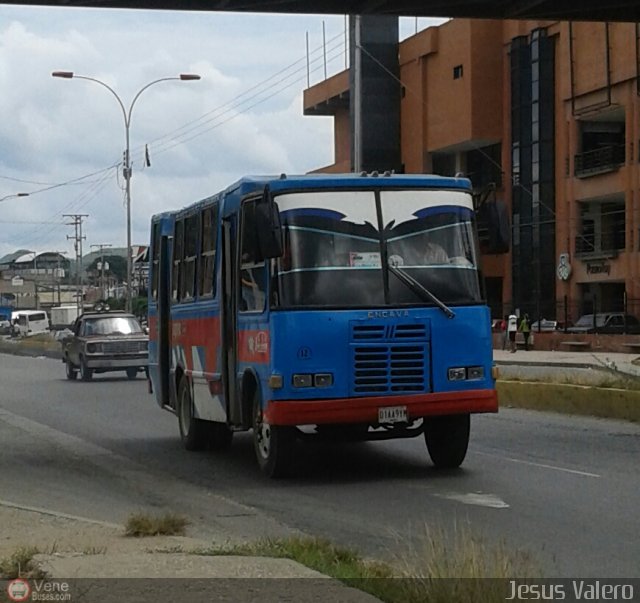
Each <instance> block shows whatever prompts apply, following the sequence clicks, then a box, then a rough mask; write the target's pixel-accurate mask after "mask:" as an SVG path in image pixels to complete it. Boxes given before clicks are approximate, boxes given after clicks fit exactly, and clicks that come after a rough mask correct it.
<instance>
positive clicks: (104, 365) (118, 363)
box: [85, 354, 149, 369]
mask: <svg viewBox="0 0 640 603" xmlns="http://www.w3.org/2000/svg"><path fill="white" fill-rule="evenodd" d="M85 362H86V363H87V368H90V369H125V368H129V367H145V366H147V365H148V364H149V357H148V356H147V355H146V354H145V355H131V356H127V357H118V358H113V357H109V356H100V357H92V356H89V355H87V356H85Z"/></svg>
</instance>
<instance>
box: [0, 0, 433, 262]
mask: <svg viewBox="0 0 640 603" xmlns="http://www.w3.org/2000/svg"><path fill="white" fill-rule="evenodd" d="M439 22H442V20H441V19H439V20H437V19H432V20H430V19H424V18H421V19H418V20H416V19H413V18H403V19H401V20H400V36H401V38H405V37H407V36H409V35H412V34H414V33H415V31H416V30H421V29H424V28H425V27H427V26H429V25H432V24H436V23H439ZM323 24H324V27H323ZM323 29H324V33H323ZM344 29H345V18H344V16H338V15H335V16H333V15H322V16H316V15H269V14H251V13H216V12H186V11H143V10H113V9H112V10H107V9H80V8H47V7H27V6H24V7H23V6H14V5H11V6H9V5H2V4H0V233H1V234H0V257H2V256H3V255H5V254H7V253H11V252H13V251H16V250H18V249H30V250H33V251H37V252H42V251H65V252H67V257H70V258H71V257H73V256H74V254H75V252H74V250H73V241H72V240H69V239H68V238H67V237H70V236H72V235H73V233H74V231H73V228H72V227H71V226H70V225H69V222H70V219H69V218H65V217H64V214H87V217H86V218H84V220H83V234H84V235H85V237H86V239H85V240H84V241H83V253H84V254H86V253H88V252H89V251H90V250H91V245H99V244H110V245H112V246H113V247H124V246H125V244H126V206H125V193H124V179H123V177H122V164H121V162H122V156H123V151H124V149H125V132H126V129H125V119H124V115H123V112H122V109H121V108H120V106H119V104H118V101H117V99H116V97H115V96H114V95H113V94H112V93H110V92H109V90H107V89H106V88H104V87H103V86H101V85H99V84H97V83H95V82H91V81H86V80H82V79H77V78H74V79H60V78H53V77H52V76H51V73H52V72H53V71H73V72H74V73H75V74H76V75H83V76H87V77H92V78H95V79H98V80H101V81H102V82H104V83H106V84H107V85H108V86H110V87H111V88H112V89H113V90H114V91H115V92H116V94H117V95H118V97H119V98H120V100H121V101H122V103H123V106H124V108H125V110H126V111H128V110H129V107H130V106H131V103H132V101H133V99H134V97H135V95H136V94H137V92H138V91H140V89H141V88H143V87H144V86H145V85H146V84H148V83H150V82H152V81H154V80H156V79H159V78H164V77H176V76H178V75H179V74H181V73H194V74H198V75H200V76H201V80H199V81H175V80H171V81H165V82H160V83H157V84H153V85H152V86H151V87H150V88H148V89H147V90H145V91H144V92H142V93H141V95H140V96H139V97H138V99H137V100H136V102H135V105H134V107H133V110H132V114H131V121H130V128H129V131H130V148H131V160H132V165H133V172H132V178H131V215H132V243H133V244H134V245H146V244H148V239H149V224H150V219H151V216H152V215H153V214H156V213H159V212H162V211H167V210H172V209H178V208H180V207H184V206H186V205H189V204H191V203H193V202H195V201H197V200H199V199H202V198H205V197H207V196H209V195H212V194H214V193H216V192H218V191H219V190H222V189H224V188H226V187H227V186H228V185H230V184H232V183H233V182H235V181H236V180H238V179H239V178H241V177H242V176H243V175H248V174H280V173H282V172H285V173H291V174H293V173H298V174H299V173H305V172H308V171H310V170H314V169H317V168H320V167H323V166H325V165H329V164H332V163H333V161H334V156H333V120H332V118H331V117H324V116H321V117H319V116H308V117H305V116H304V115H303V105H302V93H303V90H304V89H305V88H306V87H307V86H308V83H310V84H311V85H314V84H316V83H318V82H320V81H322V80H323V79H324V78H325V70H326V75H327V76H329V77H330V76H331V75H334V74H335V73H338V72H340V71H342V70H343V69H345V66H346V62H345V61H346V59H345V55H346V52H345V32H344ZM307 36H308V39H309V59H308V62H309V74H308V72H307V51H306V48H307V41H306V40H307ZM323 39H324V41H325V42H324V44H323ZM325 57H326V62H325ZM325 65H326V67H325ZM145 146H146V147H147V148H148V152H149V159H150V164H151V165H150V166H147V165H145ZM26 193H28V196H19V197H18V196H16V195H25V194H26Z"/></svg>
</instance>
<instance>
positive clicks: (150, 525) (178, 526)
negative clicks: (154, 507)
mask: <svg viewBox="0 0 640 603" xmlns="http://www.w3.org/2000/svg"><path fill="white" fill-rule="evenodd" d="M188 525H189V520H188V519H187V518H186V517H183V516H182V515H177V514H176V513H165V514H163V515H158V516H154V515H149V514H147V513H134V514H133V515H130V516H129V519H127V523H126V525H125V536H134V537H137V538H141V537H144V536H184V534H185V530H186V528H187V526H188Z"/></svg>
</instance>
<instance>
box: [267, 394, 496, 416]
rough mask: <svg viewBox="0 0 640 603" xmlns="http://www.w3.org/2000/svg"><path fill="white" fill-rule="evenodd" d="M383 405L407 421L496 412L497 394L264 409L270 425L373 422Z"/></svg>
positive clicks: (298, 403)
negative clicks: (403, 410) (403, 412)
mask: <svg viewBox="0 0 640 603" xmlns="http://www.w3.org/2000/svg"><path fill="white" fill-rule="evenodd" d="M383 406H406V407H407V415H408V417H409V418H410V419H417V418H419V417H429V416H435V415H454V414H466V413H479V412H498V394H497V393H496V391H495V390H493V389H477V390H470V391H464V392H443V393H436V394H420V395H417V396H382V397H376V398H340V399H337V400H277V401H274V400H270V401H269V403H268V404H267V408H266V410H265V418H266V420H267V422H268V423H270V424H271V425H322V424H327V423H376V422H377V421H378V409H379V408H381V407H383Z"/></svg>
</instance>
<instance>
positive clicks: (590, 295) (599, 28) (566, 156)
mask: <svg viewBox="0 0 640 603" xmlns="http://www.w3.org/2000/svg"><path fill="white" fill-rule="evenodd" d="M365 39H366V38H365ZM639 40H640V30H639V26H638V25H636V24H633V23H594V22H591V23H580V22H573V23H569V22H549V21H546V22H542V21H536V22H531V21H497V20H468V19H455V20H451V21H448V22H446V23H444V24H443V25H440V26H438V27H431V28H428V29H426V30H424V31H422V32H419V33H417V34H416V35H415V36H412V37H410V38H408V39H406V40H404V41H402V42H400V43H399V44H398V45H397V57H398V71H397V73H398V74H399V76H398V79H397V87H396V88H395V89H394V88H393V87H391V92H389V89H385V90H384V91H383V92H382V93H383V94H397V95H398V96H399V98H400V103H399V107H400V108H399V112H400V115H399V123H400V155H401V169H402V170H404V171H405V172H412V173H437V174H443V175H454V174H456V173H458V172H463V173H465V174H466V175H467V176H468V177H469V178H470V179H471V180H472V182H473V185H474V189H475V190H476V191H477V192H478V198H494V199H496V200H499V201H502V202H504V203H505V204H506V205H507V207H508V208H509V215H510V222H511V250H510V252H509V253H507V254H500V255H490V254H485V255H483V272H484V275H485V279H486V283H487V297H488V301H489V303H490V305H491V307H492V312H493V314H494V316H495V317H498V316H502V315H504V314H505V313H507V312H508V311H510V310H511V309H512V308H519V309H520V310H521V311H522V312H528V313H529V315H530V316H532V317H534V316H535V317H544V318H547V319H557V320H560V321H565V320H568V321H571V320H574V321H575V320H576V318H577V317H578V316H580V315H582V314H585V313H590V312H593V311H598V312H600V311H603V312H604V311H622V310H627V312H628V313H630V314H634V315H636V316H639V317H640V274H639V270H640V262H639V259H640V198H639V197H640V163H639V155H640V153H639V151H638V145H639V144H640V107H639V105H640V78H639V73H640V50H639V48H640V43H639ZM352 44H353V40H352ZM353 64H354V63H353V61H352V63H351V65H353ZM349 71H351V70H348V71H345V72H343V73H339V74H337V75H335V76H333V77H332V78H329V79H327V80H325V81H323V82H320V83H319V84H317V85H315V86H313V87H311V88H309V89H307V90H305V92H304V111H305V114H307V115H314V114H322V115H333V116H334V132H335V135H334V147H335V163H334V164H333V165H331V166H325V167H323V168H320V169H319V170H318V171H351V170H352V169H353V168H354V163H353V151H352V149H353V132H354V123H353V116H352V113H353V111H352V105H353V103H352V101H353V99H352V96H353V94H352V87H353V83H352V82H353V77H350V76H349ZM389 77H391V76H390V75H389ZM368 93H372V92H371V90H369V91H368ZM373 94H375V91H374V92H373ZM369 127H373V128H375V127H376V124H375V123H371V124H369ZM375 169H380V170H383V169H387V166H382V165H381V166H376V167H375Z"/></svg>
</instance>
